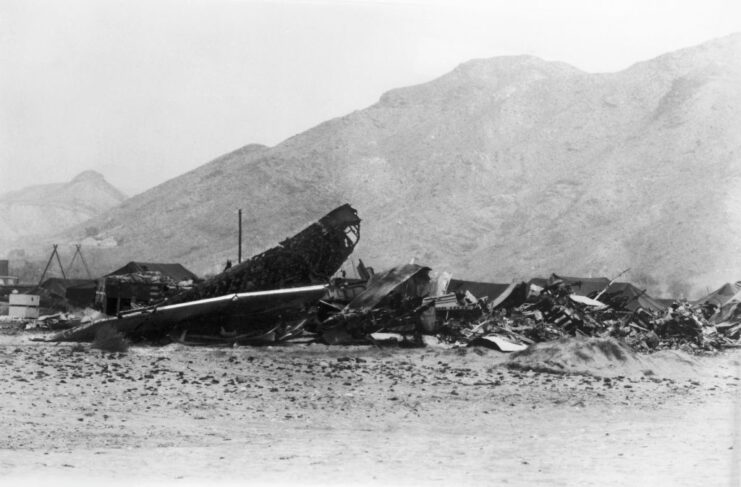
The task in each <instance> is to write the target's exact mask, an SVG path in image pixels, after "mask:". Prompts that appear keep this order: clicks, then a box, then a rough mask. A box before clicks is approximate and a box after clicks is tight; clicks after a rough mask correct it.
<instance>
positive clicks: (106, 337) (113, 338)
mask: <svg viewBox="0 0 741 487" xmlns="http://www.w3.org/2000/svg"><path fill="white" fill-rule="evenodd" d="M91 348H97V349H98V350H102V351H104V352H120V353H125V352H126V351H128V349H129V341H128V340H126V338H124V336H123V335H122V334H120V333H119V332H118V331H116V329H115V328H114V327H113V326H111V325H103V326H101V327H100V329H99V330H98V332H97V333H96V334H95V340H93V344H92V345H91Z"/></svg>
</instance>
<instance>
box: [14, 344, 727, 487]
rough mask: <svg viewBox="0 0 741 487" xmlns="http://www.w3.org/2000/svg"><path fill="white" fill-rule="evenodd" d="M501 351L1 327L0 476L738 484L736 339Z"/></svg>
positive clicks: (203, 481) (24, 480)
mask: <svg viewBox="0 0 741 487" xmlns="http://www.w3.org/2000/svg"><path fill="white" fill-rule="evenodd" d="M81 348H82V349H81ZM507 360H508V357H507V355H506V354H503V353H500V352H496V351H493V350H487V349H479V348H468V349H441V348H429V347H428V348H424V349H403V348H380V349H379V348H375V347H370V346H355V347H327V346H324V345H301V346H298V345H293V346H290V347H262V348H253V347H238V348H217V347H209V348H206V347H185V346H182V345H168V346H164V347H152V346H133V347H131V348H130V349H129V351H128V352H127V353H125V354H118V353H114V354H110V353H104V352H101V351H99V350H93V349H90V348H89V345H88V344H85V345H84V347H79V346H75V344H70V343H62V344H52V343H43V342H33V341H30V339H29V336H28V335H27V334H21V335H14V336H1V337H0V364H1V367H2V371H3V375H4V377H3V381H2V383H3V387H2V389H1V390H0V408H1V410H2V421H3V426H2V430H3V434H2V435H1V436H0V482H1V483H2V485H50V484H53V485H99V484H100V483H101V482H105V484H106V485H118V484H120V485H214V484H216V485H224V484H226V485H229V484H245V483H249V484H251V485H261V484H270V485H274V484H280V485H326V484H332V485H347V484H353V485H358V484H360V485H367V484H375V485H492V484H501V485H568V486H573V485H672V486H674V485H692V486H694V485H728V486H734V487H735V486H738V485H739V465H740V464H741V455H740V453H741V444H740V442H739V440H740V439H741V406H740V405H741V393H740V392H739V389H741V350H728V351H726V352H723V353H721V354H718V355H716V356H710V357H688V356H677V355H673V354H667V355H663V356H662V355H659V356H655V357H650V358H647V359H646V360H647V361H646V362H645V363H640V364H638V365H636V364H621V363H615V364H609V363H608V364H605V363H604V361H601V362H600V361H596V362H595V366H594V370H592V371H591V373H593V374H596V376H595V375H581V374H579V375H573V374H553V373H547V372H535V371H532V370H515V369H512V368H510V367H508V365H507ZM587 362H589V360H587ZM581 372H584V370H582V371H581Z"/></svg>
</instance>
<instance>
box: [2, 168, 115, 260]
mask: <svg viewBox="0 0 741 487" xmlns="http://www.w3.org/2000/svg"><path fill="white" fill-rule="evenodd" d="M125 199H126V196H124V194H123V193H121V192H120V191H119V190H117V189H116V188H114V187H113V186H111V185H110V184H109V183H108V182H107V181H106V180H105V178H104V177H103V176H102V175H101V174H99V173H97V172H95V171H85V172H83V173H81V174H79V175H77V176H76V177H75V178H74V179H72V180H71V181H69V182H67V183H56V184H44V185H37V186H30V187H27V188H23V189H21V190H17V191H12V192H9V193H5V194H1V195H0V245H1V244H4V245H8V242H10V241H13V240H17V239H19V238H30V237H34V238H39V237H43V236H47V235H52V234H55V233H59V232H61V231H63V230H65V229H67V228H69V227H72V226H75V225H77V224H79V223H81V222H84V221H86V220H89V219H90V218H92V217H94V216H96V215H98V214H100V213H102V212H103V211H105V210H108V209H109V208H112V207H114V206H116V205H118V204H119V203H121V202H122V201H124V200H125ZM91 231H92V230H91Z"/></svg>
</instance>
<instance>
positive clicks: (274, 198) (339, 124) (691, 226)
mask: <svg viewBox="0 0 741 487" xmlns="http://www.w3.org/2000/svg"><path fill="white" fill-rule="evenodd" d="M739 134H741V35H733V36H729V37H726V38H721V39H718V40H714V41H711V42H708V43H706V44H703V45H700V46H696V47H691V48H688V49H683V50H680V51H677V52H673V53H669V54H666V55H664V56H661V57H658V58H656V59H652V60H649V61H645V62H641V63H638V64H636V65H634V66H631V67H630V68H628V69H626V70H624V71H621V72H617V73H608V74H590V73H585V72H583V71H580V70H578V69H576V68H574V67H572V66H569V65H566V64H563V63H555V62H546V61H543V60H541V59H538V58H534V57H528V56H514V57H498V58H492V59H478V60H473V61H469V62H466V63H464V64H462V65H460V66H459V67H457V68H456V69H455V70H454V71H452V72H451V73H448V74H446V75H444V76H442V77H440V78H438V79H435V80H433V81H431V82H429V83H426V84H423V85H419V86H412V87H407V88H401V89H397V90H393V91H390V92H388V93H385V94H384V95H383V96H381V98H380V100H379V101H378V103H376V104H375V105H373V106H371V107H368V108H366V109H364V110H360V111H356V112H353V113H351V114H349V115H347V116H345V117H342V118H338V119H334V120H330V121H328V122H326V123H323V124H321V125H319V126H317V127H315V128H312V129H310V130H308V131H306V132H304V133H302V134H299V135H296V136H295V137H292V138H290V139H288V140H286V141H284V142H283V143H281V144H279V145H278V146H276V147H272V148H266V147H262V146H247V147H245V148H243V149H239V150H237V151H235V152H233V153H230V154H227V155H225V156H223V157H220V158H218V159H216V160H214V161H212V162H210V163H208V164H206V165H204V166H202V167H200V168H198V169H196V170H194V171H192V172H190V173H187V174H185V175H183V176H181V177H178V178H175V179H173V180H171V181H169V182H167V183H164V184H162V185H160V186H158V187H156V188H154V189H152V190H150V191H147V192H145V193H143V194H141V195H138V196H136V197H134V198H132V199H130V200H127V201H126V202H124V203H123V204H122V205H120V206H118V207H116V208H114V209H112V210H110V211H108V212H106V213H104V214H102V215H100V216H98V217H95V218H94V219H92V220H91V221H89V222H86V223H85V224H84V225H81V226H80V227H78V228H77V229H76V230H75V231H74V232H71V233H68V234H67V238H68V239H70V240H73V239H80V238H81V236H82V235H83V234H84V229H85V228H90V227H96V228H98V229H99V230H100V231H99V234H98V235H97V237H96V238H98V239H106V238H109V239H110V238H112V239H115V241H116V242H118V244H119V247H118V248H117V249H116V250H115V252H116V254H115V257H116V258H118V259H120V260H121V261H125V260H131V259H132V258H133V257H134V256H137V257H138V258H141V259H144V260H168V261H180V262H182V263H184V264H185V265H187V266H191V267H192V268H193V270H195V271H196V272H201V273H202V272H205V271H212V270H214V269H215V268H217V267H218V266H220V265H221V264H223V261H224V260H225V259H226V258H227V257H229V258H234V256H235V255H236V210H237V208H243V210H244V215H245V216H244V221H245V228H246V231H245V245H246V249H245V251H246V253H247V255H249V254H251V253H254V252H258V251H260V250H263V249H264V248H267V247H268V246H271V245H273V244H274V243H275V242H277V241H278V240H280V239H282V238H283V237H286V236H288V235H290V234H292V233H293V232H295V231H297V230H299V229H300V228H302V227H303V226H304V225H306V224H308V223H309V222H311V221H313V220H315V219H316V218H319V217H320V216H322V215H323V214H324V213H326V212H327V211H329V210H330V209H332V208H334V207H335V206H337V205H339V204H341V203H344V202H349V203H351V204H352V205H353V206H355V207H356V208H357V209H358V211H359V214H360V217H361V218H362V219H363V227H362V231H361V243H360V245H359V247H358V249H357V251H356V255H358V256H360V257H362V258H363V259H364V261H365V262H367V263H369V264H371V265H374V266H375V267H376V268H383V267H386V266H390V265H393V264H397V263H399V262H406V261H408V260H409V259H411V258H412V257H416V258H417V259H418V261H419V262H423V263H425V264H427V265H430V266H433V267H435V268H438V269H446V270H450V271H452V272H453V273H454V274H455V275H457V276H458V277H462V278H463V277H465V278H470V279H477V280H497V281H510V280H512V279H513V278H524V277H529V276H534V275H547V274H549V273H550V272H561V273H566V274H569V275H606V276H610V275H614V274H617V273H618V272H619V271H621V270H623V269H625V268H627V267H630V268H631V269H633V270H632V271H631V273H630V274H629V275H628V276H627V277H628V279H631V280H633V281H634V282H637V283H639V284H646V285H649V286H650V290H651V291H652V292H654V293H656V294H661V293H662V292H667V291H670V292H672V293H677V292H680V291H682V289H681V286H680V284H678V283H682V282H689V283H690V284H691V285H693V286H695V287H697V288H698V289H699V288H704V287H705V286H709V287H711V288H714V287H717V285H718V284H719V283H720V282H723V281H727V280H737V279H739V276H740V275H741V254H739V253H738V249H739V248H741V136H740V135H739Z"/></svg>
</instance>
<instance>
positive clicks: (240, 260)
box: [237, 208, 242, 264]
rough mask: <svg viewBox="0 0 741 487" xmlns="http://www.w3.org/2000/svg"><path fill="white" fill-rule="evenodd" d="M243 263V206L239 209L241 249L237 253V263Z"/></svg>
mask: <svg viewBox="0 0 741 487" xmlns="http://www.w3.org/2000/svg"><path fill="white" fill-rule="evenodd" d="M241 263H242V208H240V209H239V251H238V253H237V264H241Z"/></svg>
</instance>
